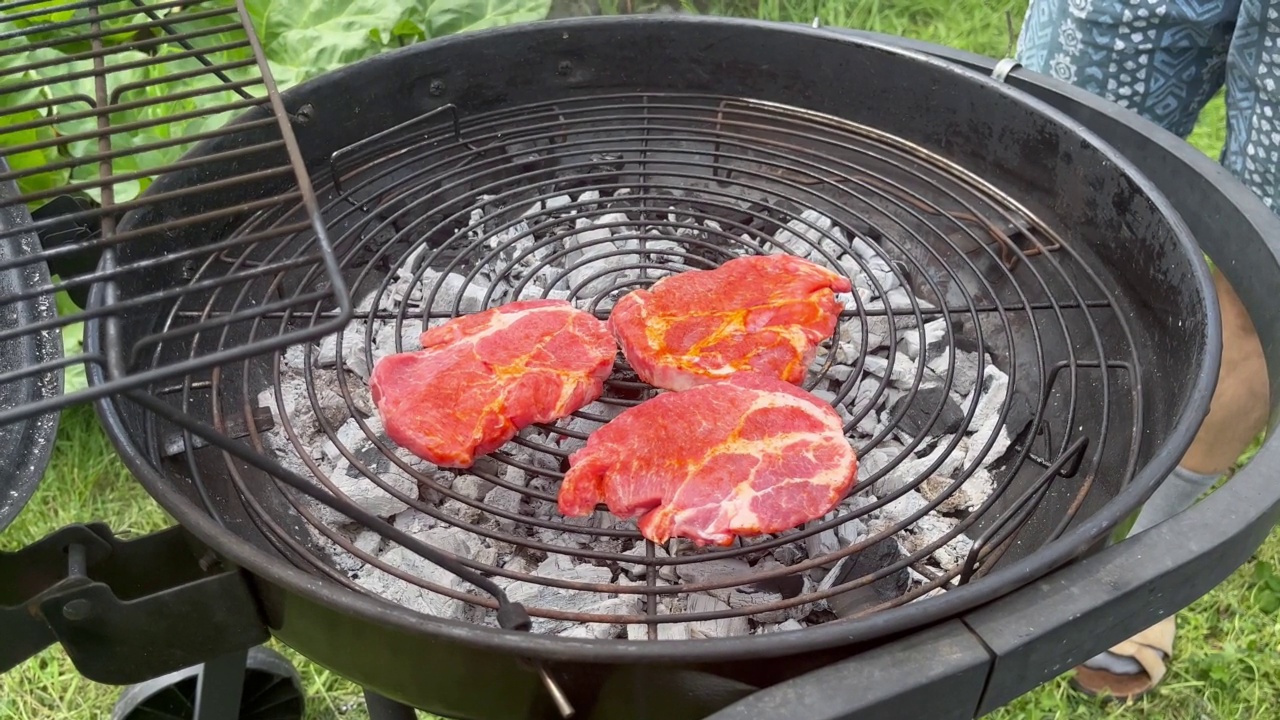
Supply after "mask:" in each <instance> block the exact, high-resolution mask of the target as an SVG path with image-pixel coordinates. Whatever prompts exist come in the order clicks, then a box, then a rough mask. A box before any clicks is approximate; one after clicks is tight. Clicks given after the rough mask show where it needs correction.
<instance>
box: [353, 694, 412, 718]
mask: <svg viewBox="0 0 1280 720" xmlns="http://www.w3.org/2000/svg"><path fill="white" fill-rule="evenodd" d="M364 706H365V709H366V710H368V711H369V720H416V718H417V717H418V715H417V713H416V712H414V710H413V708H411V707H409V706H408V705H401V704H400V703H398V702H396V701H395V700H391V699H390V698H385V697H383V696H381V695H379V694H378V693H376V692H373V691H372V690H365V691H364Z"/></svg>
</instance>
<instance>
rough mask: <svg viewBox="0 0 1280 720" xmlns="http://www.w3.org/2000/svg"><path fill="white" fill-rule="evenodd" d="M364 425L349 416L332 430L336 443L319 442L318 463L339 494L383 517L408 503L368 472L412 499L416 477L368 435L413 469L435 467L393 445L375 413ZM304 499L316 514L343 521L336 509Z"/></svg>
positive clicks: (416, 483)
mask: <svg viewBox="0 0 1280 720" xmlns="http://www.w3.org/2000/svg"><path fill="white" fill-rule="evenodd" d="M365 425H366V426H367V427H368V433H366V431H365V429H364V428H361V427H360V424H359V423H358V422H357V421H356V420H355V419H354V418H352V419H350V420H348V421H347V422H346V423H345V424H343V426H342V427H341V428H339V429H338V432H337V433H336V434H335V437H336V440H337V442H336V443H335V442H333V441H331V440H328V439H327V438H326V439H325V441H324V442H321V443H320V445H319V447H320V448H321V455H322V459H323V461H324V462H325V463H326V464H325V465H323V466H322V467H324V468H326V470H327V471H326V473H325V474H326V477H328V478H329V480H330V482H331V483H333V485H334V487H335V488H336V489H337V493H338V494H339V496H345V497H346V498H347V499H349V500H350V501H351V502H353V503H355V504H356V505H357V506H359V507H360V508H361V509H363V510H365V511H367V512H369V513H372V514H374V515H376V516H378V517H382V518H387V517H390V516H392V515H394V514H396V513H398V512H400V511H402V510H404V509H405V508H407V507H408V504H407V503H405V502H404V501H403V500H402V499H400V498H398V497H396V496H395V495H393V494H392V493H391V492H389V491H387V490H385V489H383V488H382V487H380V486H379V485H378V484H377V483H376V482H374V481H373V480H372V479H371V477H370V475H372V476H374V477H377V478H378V479H379V480H381V481H382V482H383V483H385V484H386V485H387V486H389V487H391V488H393V489H394V490H396V491H397V492H399V493H401V494H402V495H404V496H405V497H408V498H411V499H414V500H416V499H418V498H419V492H418V480H417V478H415V477H414V476H413V475H412V474H410V473H409V472H408V471H406V470H405V469H404V468H403V467H401V466H400V465H399V464H397V463H394V462H392V460H391V458H389V457H387V455H386V454H385V453H384V452H383V451H382V450H381V449H379V448H378V446H377V445H376V444H375V443H374V442H373V441H372V440H371V439H370V434H372V435H373V437H377V438H379V440H380V441H381V442H382V443H383V444H384V446H386V447H388V448H393V449H394V450H395V453H396V456H397V457H398V458H400V459H401V460H402V461H403V462H404V463H405V464H406V465H408V466H409V467H410V468H412V469H413V471H415V472H421V473H431V472H433V471H435V470H436V468H435V466H433V465H431V464H430V463H427V462H426V461H424V460H421V459H419V458H417V457H415V456H413V455H412V454H410V453H408V452H407V451H404V450H400V449H398V448H395V446H394V445H393V444H392V443H391V441H390V440H388V439H387V438H386V436H385V435H384V434H383V430H382V423H381V421H380V420H379V419H378V418H377V416H374V417H370V418H368V419H366V420H365ZM339 444H340V445H341V447H342V448H345V449H346V451H347V452H346V453H345V454H344V453H343V452H342V451H341V450H340V449H339ZM347 455H350V456H351V458H354V459H355V460H356V462H355V463H353V462H352V460H351V458H348V457H347ZM361 465H363V466H364V469H362V468H361V467H360V466H361ZM366 472H367V474H366ZM304 501H305V502H308V503H312V504H314V506H315V509H316V512H317V514H318V515H319V516H320V517H322V518H325V519H326V520H327V521H329V522H334V521H337V522H346V520H345V519H344V518H345V516H342V515H340V514H339V513H337V511H334V510H331V509H330V508H328V507H327V506H324V505H321V504H320V503H317V502H315V501H314V500H311V499H310V498H304Z"/></svg>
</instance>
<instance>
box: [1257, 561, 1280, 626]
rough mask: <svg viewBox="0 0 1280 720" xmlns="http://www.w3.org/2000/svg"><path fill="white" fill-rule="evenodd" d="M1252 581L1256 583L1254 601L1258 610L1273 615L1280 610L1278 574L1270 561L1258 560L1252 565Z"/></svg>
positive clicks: (1279, 580)
mask: <svg viewBox="0 0 1280 720" xmlns="http://www.w3.org/2000/svg"><path fill="white" fill-rule="evenodd" d="M1253 581H1254V583H1256V587H1257V590H1256V594H1255V595H1254V601H1255V602H1256V603H1257V604H1258V610H1260V611H1262V612H1264V613H1267V614H1268V615H1274V614H1276V613H1277V612H1280V575H1277V574H1276V571H1275V568H1273V567H1271V564H1270V563H1267V562H1263V561H1261V560H1259V561H1258V562H1257V563H1256V564H1255V565H1254V566H1253Z"/></svg>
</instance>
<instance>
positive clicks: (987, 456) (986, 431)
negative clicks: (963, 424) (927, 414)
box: [965, 365, 1012, 465]
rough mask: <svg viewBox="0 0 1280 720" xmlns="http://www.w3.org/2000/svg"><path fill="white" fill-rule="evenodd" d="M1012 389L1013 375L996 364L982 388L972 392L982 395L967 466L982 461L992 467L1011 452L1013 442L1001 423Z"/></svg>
mask: <svg viewBox="0 0 1280 720" xmlns="http://www.w3.org/2000/svg"><path fill="white" fill-rule="evenodd" d="M1008 389H1009V376H1008V375H1006V374H1004V373H1003V372H1001V371H1000V370H999V369H998V368H996V367H995V366H994V365H988V366H987V368H986V370H985V371H984V373H983V376H982V386H981V388H978V389H975V391H974V393H971V395H972V394H976V393H978V392H981V395H980V396H979V397H978V399H977V403H978V405H977V409H976V410H975V411H974V413H973V420H972V421H970V423H969V427H970V428H972V429H973V434H972V435H970V436H969V452H968V454H967V455H966V456H965V465H974V464H975V463H978V462H982V463H983V464H990V463H993V462H995V461H996V460H999V459H1000V458H1001V457H1003V456H1004V454H1005V452H1007V451H1008V449H1009V445H1010V443H1011V442H1012V440H1011V438H1010V437H1009V435H1008V433H1007V432H1006V431H1005V428H1004V426H1003V425H1002V424H1001V423H1000V409H1001V407H1002V406H1003V405H1004V402H1005V396H1006V394H1007V393H1008ZM966 405H968V403H966ZM993 436H994V437H995V439H994V442H993V444H992V446H991V449H990V450H984V446H985V445H986V444H987V443H988V442H989V441H992V437H993Z"/></svg>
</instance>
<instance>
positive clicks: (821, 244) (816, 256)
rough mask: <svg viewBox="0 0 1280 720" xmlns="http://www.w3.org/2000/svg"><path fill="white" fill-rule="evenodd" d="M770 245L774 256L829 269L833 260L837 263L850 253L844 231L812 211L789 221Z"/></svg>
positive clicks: (820, 214) (829, 219)
mask: <svg viewBox="0 0 1280 720" xmlns="http://www.w3.org/2000/svg"><path fill="white" fill-rule="evenodd" d="M773 244H774V245H775V246H776V249H775V250H774V251H773V252H775V253H780V252H786V253H790V254H792V255H799V256H800V257H803V258H807V259H809V260H812V261H814V262H817V263H820V264H823V265H830V263H831V262H832V261H833V260H834V261H837V262H838V261H839V260H840V258H841V257H846V256H847V254H848V253H849V252H850V246H849V240H848V238H847V237H846V236H845V232H844V229H843V228H841V227H840V226H839V225H836V224H835V222H833V221H832V220H831V218H829V217H827V216H826V215H823V214H822V213H820V212H818V211H817V210H814V209H812V208H809V209H806V210H805V211H804V212H802V213H800V217H798V218H793V219H792V220H791V221H790V222H788V223H787V225H786V227H784V228H783V229H781V230H779V231H778V232H777V233H775V234H774V236H773ZM823 253H825V254H826V255H827V256H829V258H828V257H824V256H823Z"/></svg>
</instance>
